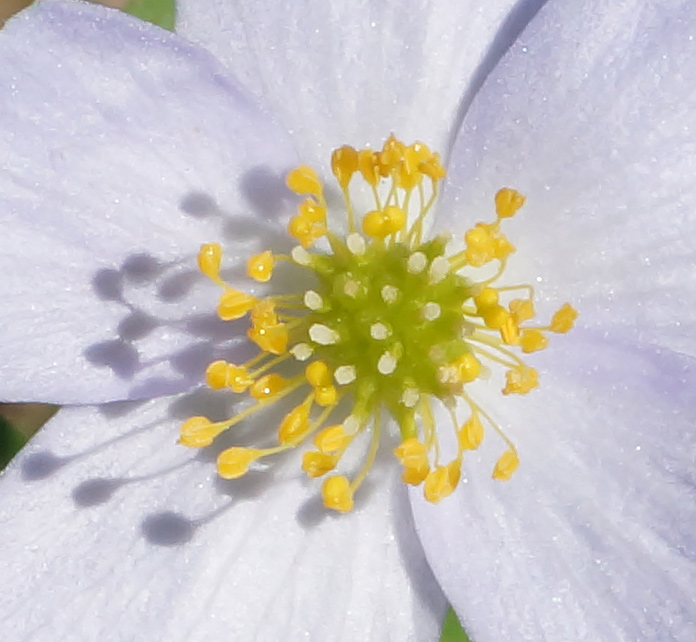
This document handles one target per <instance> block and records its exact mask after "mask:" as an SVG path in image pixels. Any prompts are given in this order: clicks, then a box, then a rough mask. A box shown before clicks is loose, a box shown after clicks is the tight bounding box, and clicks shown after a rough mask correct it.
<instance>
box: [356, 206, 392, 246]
mask: <svg viewBox="0 0 696 642" xmlns="http://www.w3.org/2000/svg"><path fill="white" fill-rule="evenodd" d="M362 229H363V232H365V234H367V235H368V236H371V237H372V238H376V239H383V238H384V237H385V236H387V235H389V233H390V232H389V224H388V223H387V221H386V220H385V218H384V212H381V211H380V210H372V211H371V212H368V213H367V214H365V216H363V220H362Z"/></svg>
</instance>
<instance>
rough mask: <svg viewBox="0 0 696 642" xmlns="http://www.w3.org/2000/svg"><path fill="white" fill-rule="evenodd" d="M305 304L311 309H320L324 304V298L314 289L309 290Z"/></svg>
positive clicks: (306, 293)
mask: <svg viewBox="0 0 696 642" xmlns="http://www.w3.org/2000/svg"><path fill="white" fill-rule="evenodd" d="M304 304H305V305H306V306H307V307H308V308H309V309H310V310H319V309H320V308H321V307H323V305H324V299H322V298H321V294H319V293H317V292H315V291H314V290H307V291H306V292H305V295H304Z"/></svg>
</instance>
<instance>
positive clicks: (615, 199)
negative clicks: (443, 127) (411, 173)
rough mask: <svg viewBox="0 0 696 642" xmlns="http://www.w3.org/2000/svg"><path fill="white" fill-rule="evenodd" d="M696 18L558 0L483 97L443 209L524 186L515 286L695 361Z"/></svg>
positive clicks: (515, 231) (461, 144) (662, 7)
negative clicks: (695, 71) (528, 286)
mask: <svg viewBox="0 0 696 642" xmlns="http://www.w3.org/2000/svg"><path fill="white" fill-rule="evenodd" d="M695 25H696V5H695V4H694V3H692V2H688V1H671V2H658V3H652V2H650V3H646V2H642V1H638V0H637V1H631V2H622V3H616V2H609V1H601V2H600V1H592V2H573V3H550V4H549V5H548V6H547V7H546V8H545V9H544V10H543V11H542V12H541V13H540V14H539V16H538V19H537V20H536V21H535V22H534V23H533V24H532V26H531V27H530V29H529V30H528V31H527V32H525V33H524V34H523V35H522V36H521V37H520V39H519V42H518V43H517V44H516V45H515V47H514V48H513V50H512V51H511V54H510V56H509V57H508V58H507V59H506V60H505V62H504V63H503V64H501V65H500V66H499V68H497V69H496V71H495V73H494V74H493V75H492V76H491V77H490V78H489V81H488V82H487V83H486V85H485V87H484V89H483V90H482V91H481V93H480V94H479V95H478V96H477V99H476V101H475V102H474V104H473V106H472V109H471V111H470V113H469V114H468V115H467V117H466V119H465V122H464V127H463V129H462V131H461V133H460V135H459V140H458V141H457V144H456V146H455V151H454V152H453V165H452V167H451V168H450V181H451V186H452V189H450V190H449V191H447V193H446V194H445V197H444V200H443V203H442V207H441V208H440V209H439V210H438V216H439V217H440V218H439V222H440V223H441V224H442V225H443V227H447V228H449V229H450V230H452V228H453V227H454V228H456V229H455V230H453V231H459V230H460V229H463V228H465V227H466V226H468V225H471V223H473V222H475V221H477V220H483V219H486V218H488V219H490V217H491V214H492V200H493V195H494V194H495V192H496V190H497V189H498V188H500V187H502V186H504V185H506V186H511V187H516V188H517V189H519V190H520V191H521V192H522V193H524V194H526V195H527V197H528V199H527V204H526V206H525V208H524V210H523V211H522V212H521V213H520V214H519V215H518V216H517V217H516V218H515V219H514V220H513V221H511V222H510V224H509V225H506V229H507V230H508V231H509V233H510V238H511V240H512V242H513V243H515V245H516V246H517V248H518V254H517V255H516V257H515V260H514V261H512V262H511V264H510V268H511V269H510V270H509V273H510V280H523V281H526V282H530V283H535V282H536V285H537V289H538V292H539V293H540V295H541V298H542V299H547V300H550V301H557V302H559V303H560V301H561V300H565V299H570V300H571V301H572V302H573V303H574V304H576V306H577V307H578V308H579V310H580V318H581V323H583V324H585V325H589V326H592V327H596V328H599V327H605V326H613V327H620V328H623V332H625V333H626V335H627V336H630V337H632V338H633V339H635V340H637V341H640V342H653V343H656V344H658V345H662V346H665V347H670V348H673V349H675V350H679V351H683V352H686V353H689V354H692V355H696V269H695V266H696V183H695V182H694V178H693V177H694V175H696V85H695V84H694V83H693V82H692V81H691V77H690V74H689V71H688V70H690V69H692V68H693V67H694V66H695V65H696V39H695V38H694V33H695V32H694V29H695V28H696V27H695ZM544 310H545V312H548V311H550V307H549V306H548V305H547V306H545V307H544Z"/></svg>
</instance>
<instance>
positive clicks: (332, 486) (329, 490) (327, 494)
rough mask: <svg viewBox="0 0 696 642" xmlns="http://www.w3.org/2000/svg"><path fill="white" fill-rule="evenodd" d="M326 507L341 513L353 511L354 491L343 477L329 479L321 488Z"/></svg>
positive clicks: (337, 476) (335, 476) (336, 476)
mask: <svg viewBox="0 0 696 642" xmlns="http://www.w3.org/2000/svg"><path fill="white" fill-rule="evenodd" d="M321 496H322V499H323V500H324V506H326V508H330V509H331V510H335V511H338V512H339V513H347V512H349V511H351V510H353V491H352V490H351V488H350V483H349V482H348V479H346V478H345V477H344V476H343V475H334V476H333V477H329V478H328V479H327V480H326V481H324V483H323V484H322V487H321Z"/></svg>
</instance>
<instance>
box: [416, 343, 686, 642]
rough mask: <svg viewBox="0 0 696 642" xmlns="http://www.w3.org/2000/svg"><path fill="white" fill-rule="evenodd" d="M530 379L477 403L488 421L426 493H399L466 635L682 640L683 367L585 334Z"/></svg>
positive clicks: (480, 639)
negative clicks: (497, 472) (449, 492)
mask: <svg viewBox="0 0 696 642" xmlns="http://www.w3.org/2000/svg"><path fill="white" fill-rule="evenodd" d="M536 361H537V363H539V364H540V366H541V368H540V370H541V375H542V379H541V387H540V389H539V390H537V391H534V392H532V393H530V394H529V395H527V396H525V397H522V398H517V399H512V398H505V399H503V398H502V397H501V396H500V395H498V397H497V399H496V396H495V394H494V391H492V392H491V394H489V395H487V396H486V398H485V399H484V407H485V408H486V409H487V410H489V411H490V412H492V413H493V415H494V417H495V418H496V419H497V420H498V421H500V423H501V425H502V427H503V429H504V430H506V431H507V433H508V435H509V436H510V437H511V438H512V440H513V441H514V442H515V443H516V445H517V446H518V448H519V453H520V461H521V463H520V467H519V469H518V471H517V472H516V473H515V475H514V476H513V478H512V479H511V480H510V481H508V482H496V481H493V480H492V479H491V471H492V469H493V466H494V463H495V460H496V458H497V457H498V456H499V455H500V454H501V453H502V451H503V450H504V448H505V446H504V444H503V443H502V442H501V440H500V439H498V438H496V436H495V435H494V434H493V433H492V432H489V433H488V436H487V437H486V438H485V439H484V442H483V444H482V445H481V447H480V449H479V451H477V452H476V453H473V454H471V455H470V456H468V457H467V458H466V461H465V465H464V482H463V483H462V484H461V486H460V487H459V488H458V490H457V491H456V493H455V495H454V496H452V497H451V498H449V499H445V500H443V501H442V502H441V503H440V504H439V505H437V506H433V505H430V504H426V502H425V501H424V500H423V499H422V497H421V495H420V493H418V492H415V493H413V494H412V499H413V506H414V514H415V516H416V523H417V527H418V530H419V533H420V536H421V539H422V542H423V544H424V547H425V549H426V554H427V555H428V560H429V561H430V563H431V565H432V567H433V570H434V572H435V575H436V577H437V578H438V581H439V582H440V584H441V585H442V587H443V589H444V591H445V593H446V595H447V596H448V598H449V599H450V601H451V602H452V604H453V605H454V606H455V608H456V610H457V612H458V613H459V615H460V617H461V618H462V621H463V622H464V624H465V626H466V628H467V631H468V632H469V633H470V634H471V636H472V639H474V640H476V641H477V642H489V641H490V642H504V641H507V640H509V641H517V640H520V639H524V640H549V641H550V640H574V641H577V642H585V641H586V642H596V641H598V640H602V641H605V640H606V641H607V642H608V641H611V642H629V641H631V642H632V641H634V640H674V641H679V642H690V641H691V640H693V639H694V638H695V636H696V601H695V600H694V594H693V587H694V586H696V477H695V476H694V471H695V470H696V434H695V433H694V425H695V424H696V401H695V399H694V395H693V391H694V389H695V387H696V363H694V361H693V360H692V359H691V358H688V357H684V356H680V355H677V354H674V353H671V352H670V351H662V350H658V349H656V348H649V347H643V348H640V347H638V346H635V345H631V344H626V343H622V341H621V339H620V338H616V337H603V336H598V335H594V334H593V333H590V332H587V331H577V332H576V335H575V336H570V337H567V338H566V337H564V338H563V339H559V340H557V345H554V346H553V348H550V349H549V350H548V351H547V353H543V354H542V355H540V356H539V358H538V359H537V360H536Z"/></svg>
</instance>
